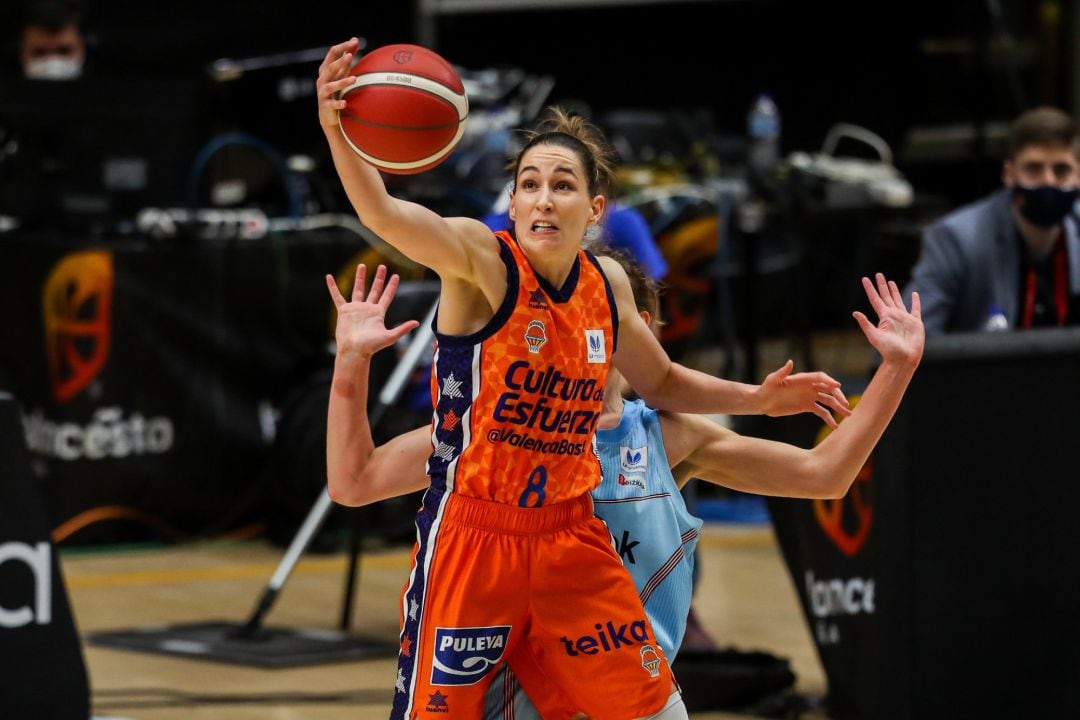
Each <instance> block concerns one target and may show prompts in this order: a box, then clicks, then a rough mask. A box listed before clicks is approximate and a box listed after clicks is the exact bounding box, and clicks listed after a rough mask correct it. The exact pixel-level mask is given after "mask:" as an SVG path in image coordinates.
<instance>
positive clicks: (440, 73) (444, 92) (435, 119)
mask: <svg viewBox="0 0 1080 720" xmlns="http://www.w3.org/2000/svg"><path fill="white" fill-rule="evenodd" d="M350 74H351V75H353V77H354V81H353V84H352V86H350V87H349V88H348V89H346V90H344V91H343V92H342V94H341V97H342V99H343V100H344V101H345V108H344V109H342V110H341V112H340V113H339V115H338V118H339V119H338V122H339V123H340V124H341V130H342V132H343V133H344V134H345V139H346V141H347V142H348V143H349V145H350V146H352V149H353V150H355V151H356V153H357V154H358V155H359V156H360V157H362V158H363V159H364V160H366V161H367V162H369V163H371V164H372V165H374V166H375V167H377V168H379V169H380V170H385V171H386V172H389V173H395V174H399V175H408V174H411V173H417V172H420V171H422V170H427V169H429V168H432V167H435V166H436V165H438V164H439V163H441V162H442V161H443V160H445V159H446V158H447V157H448V156H449V155H450V152H451V151H452V150H453V149H454V147H455V146H456V145H457V144H458V141H460V140H461V136H462V134H463V133H464V132H465V118H466V117H467V116H468V114H469V101H468V98H466V96H465V87H464V85H463V84H462V82H461V78H460V77H459V76H458V74H457V72H456V71H455V70H454V68H453V67H452V66H451V65H450V63H448V62H447V61H446V60H444V59H443V58H442V57H441V56H440V55H438V54H437V53H434V52H432V51H431V50H428V49H427V48H423V47H420V46H418V45H406V44H399V45H385V46H383V47H380V48H377V49H375V50H372V51H371V52H370V53H368V54H367V55H364V56H363V57H362V58H361V59H360V61H359V62H358V63H356V65H355V66H354V67H353V69H352V71H351V73H350Z"/></svg>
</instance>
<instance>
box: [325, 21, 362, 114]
mask: <svg viewBox="0 0 1080 720" xmlns="http://www.w3.org/2000/svg"><path fill="white" fill-rule="evenodd" d="M359 49H360V41H359V40H357V39H356V38H350V39H349V40H346V41H345V42H343V43H340V44H338V45H335V46H333V47H332V48H330V49H329V50H328V51H327V52H326V57H325V58H324V59H323V61H322V65H320V66H319V77H318V79H317V80H316V81H315V97H316V99H317V100H318V102H319V124H320V125H322V126H323V128H333V127H337V125H338V111H340V110H342V109H343V108H344V107H345V101H344V100H342V99H340V97H339V96H338V93H340V92H341V91H342V90H344V89H346V88H348V87H350V86H351V85H352V84H353V78H352V76H351V75H349V67H350V65H351V64H352V60H353V57H355V55H356V51H357V50H359Z"/></svg>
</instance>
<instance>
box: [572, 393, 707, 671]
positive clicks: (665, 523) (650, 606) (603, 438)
mask: <svg viewBox="0 0 1080 720" xmlns="http://www.w3.org/2000/svg"><path fill="white" fill-rule="evenodd" d="M596 443H597V449H598V451H599V454H600V462H601V464H602V465H603V473H604V481H603V483H602V484H601V485H600V487H598V488H597V489H596V490H594V491H593V494H592V495H593V503H594V504H595V507H596V514H597V515H599V516H600V517H601V518H602V519H603V520H604V522H606V523H607V524H608V527H609V528H610V529H611V533H612V537H613V538H614V540H615V546H616V549H617V550H618V552H619V555H620V556H621V557H622V561H623V564H625V565H626V568H627V569H628V570H629V571H630V574H631V575H632V576H633V578H634V585H635V586H636V587H637V589H638V595H639V597H640V598H641V603H642V604H643V605H644V606H645V612H646V613H647V614H648V616H649V620H650V621H651V622H652V624H653V630H654V631H655V632H656V640H657V642H659V643H660V646H661V647H662V648H663V649H664V653H665V654H666V655H667V658H668V661H669V662H672V661H674V660H675V655H676V653H677V652H678V649H679V645H680V644H682V639H683V633H685V631H686V616H687V613H688V612H689V611H690V596H691V592H692V590H693V575H694V548H695V547H697V542H698V534H699V530H700V528H701V525H702V521H701V519H699V518H696V517H694V516H693V515H691V514H690V512H689V511H688V510H687V509H686V503H685V502H684V501H683V498H682V495H681V494H680V493H679V487H678V485H676V483H675V479H674V478H673V477H672V475H671V469H670V468H669V467H668V458H667V453H666V452H665V450H664V438H663V435H662V434H661V431H660V418H659V416H658V415H657V413H656V411H655V410H653V409H652V408H649V407H646V406H645V403H643V402H642V401H641V400H632V401H627V402H626V403H625V404H624V406H623V413H622V419H621V420H620V421H619V424H618V425H617V426H616V427H614V428H611V429H608V430H598V431H597V433H596Z"/></svg>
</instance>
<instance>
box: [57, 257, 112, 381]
mask: <svg viewBox="0 0 1080 720" xmlns="http://www.w3.org/2000/svg"><path fill="white" fill-rule="evenodd" d="M112 293H113V264H112V254H111V253H107V252H101V251H88V252H77V253H71V254H70V255H67V256H65V257H64V258H63V259H62V260H60V262H58V263H57V264H56V266H55V267H53V270H52V272H51V273H50V274H49V277H48V278H47V279H46V280H45V287H44V289H43V291H42V298H41V301H42V311H43V313H44V316H45V351H46V356H47V358H48V363H49V378H50V380H51V382H52V390H53V396H54V397H55V398H56V400H57V402H67V401H68V400H70V399H71V398H73V397H75V396H76V395H78V394H79V392H81V391H82V390H83V389H84V388H86V386H87V385H89V384H90V382H91V381H92V380H93V379H94V378H95V377H97V375H98V373H100V372H101V369H102V368H103V367H104V366H105V361H106V359H108V356H109V335H110V324H111V317H112Z"/></svg>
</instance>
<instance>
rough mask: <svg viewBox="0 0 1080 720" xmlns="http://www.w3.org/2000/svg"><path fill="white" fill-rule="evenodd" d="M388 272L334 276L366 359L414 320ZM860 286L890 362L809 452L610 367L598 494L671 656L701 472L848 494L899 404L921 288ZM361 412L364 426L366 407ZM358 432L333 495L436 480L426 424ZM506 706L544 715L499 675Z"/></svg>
mask: <svg viewBox="0 0 1080 720" xmlns="http://www.w3.org/2000/svg"><path fill="white" fill-rule="evenodd" d="M621 263H622V265H623V267H624V268H625V269H626V271H627V275H628V277H629V279H630V282H631V285H632V286H633V289H634V295H635V299H636V300H637V302H638V311H639V312H640V314H641V317H642V319H643V320H644V321H645V322H646V323H647V324H649V325H650V326H651V327H656V324H655V323H654V320H655V318H656V317H657V311H658V307H659V303H658V300H657V295H656V291H655V285H653V284H652V283H651V282H650V281H649V280H648V278H646V277H645V276H644V274H643V273H642V272H641V271H640V269H638V268H637V267H636V266H635V265H634V264H633V263H631V262H628V261H626V260H622V261H621ZM384 272H385V271H383V270H380V273H378V274H377V275H376V281H375V284H374V285H373V287H372V292H371V295H370V296H369V297H368V299H367V300H366V301H365V300H364V298H363V290H362V288H363V281H364V276H363V268H360V269H359V275H358V279H357V285H358V286H359V287H360V288H361V291H360V295H359V296H357V295H356V294H354V300H353V302H352V303H346V302H345V300H344V298H342V297H341V296H340V294H339V293H338V292H337V287H336V285H333V284H331V294H332V295H334V296H335V302H336V304H337V305H338V308H339V311H340V312H346V313H351V314H352V315H353V316H354V318H361V317H362V318H363V321H362V322H361V323H360V325H361V326H362V327H363V328H364V329H363V330H362V331H361V334H362V335H363V337H364V340H363V343H362V344H363V347H364V350H363V351H362V354H363V356H364V357H365V358H369V357H370V355H371V354H373V353H374V352H376V351H377V350H378V349H379V348H381V347H384V346H386V345H388V344H390V343H391V342H393V341H394V340H395V339H396V338H397V337H399V336H400V335H401V334H403V332H405V331H406V330H407V329H409V327H410V326H400V327H399V328H395V330H394V331H392V332H391V331H387V330H385V328H384V327H383V317H384V315H385V309H386V307H387V306H388V305H389V302H390V298H391V297H392V295H393V290H394V287H395V286H396V279H393V278H392V279H391V281H390V284H389V285H387V289H386V290H385V291H382V290H381V288H382V279H381V277H382V276H383V274H384ZM863 284H864V287H865V290H866V293H867V296H868V297H869V298H870V302H871V305H872V306H873V308H874V310H875V312H876V313H877V314H878V318H879V321H878V325H877V326H875V325H873V324H872V323H870V322H869V321H868V320H867V318H866V317H865V316H863V315H862V313H855V314H854V315H855V318H856V320H857V321H858V323H859V325H860V327H861V328H862V330H863V332H864V333H865V334H866V337H867V339H868V340H869V341H870V343H871V345H873V346H874V347H875V348H876V349H877V350H878V352H879V353H881V356H882V358H883V362H882V364H881V365H880V367H879V368H878V370H877V372H876V373H875V375H874V378H873V379H872V381H871V382H870V384H869V386H868V387H867V389H866V391H865V393H864V395H863V398H862V401H861V402H860V403H859V405H858V406H857V407H856V408H855V409H854V411H853V413H852V415H851V417H850V418H848V419H847V420H845V421H844V422H843V423H841V424H840V426H839V428H838V429H837V430H836V431H835V432H833V433H832V434H830V435H829V437H827V438H826V439H825V440H824V441H823V442H822V443H821V444H820V445H818V446H817V447H816V448H814V449H812V450H807V449H803V448H798V447H795V446H791V445H787V444H784V443H777V442H773V441H769V440H762V439H757V438H748V437H743V436H740V435H739V434H737V433H735V432H732V431H730V430H727V429H725V428H723V427H722V426H719V425H717V424H716V423H714V422H712V421H709V420H706V419H704V418H701V417H698V416H691V415H682V414H677V413H676V414H671V413H657V412H656V411H654V410H652V409H650V408H648V407H647V406H646V405H645V404H644V403H642V402H641V401H640V400H633V401H629V402H624V401H623V398H622V396H621V394H619V393H618V392H616V390H618V389H619V388H620V387H622V388H623V389H625V383H623V382H622V381H621V379H620V378H619V377H618V373H617V371H612V372H611V375H610V377H609V379H608V388H609V389H610V392H609V393H608V394H607V395H606V397H605V401H604V413H603V415H602V416H601V418H600V422H599V429H598V432H597V450H598V453H599V456H600V459H601V463H602V465H603V468H604V474H603V481H602V482H601V484H600V486H599V487H598V488H596V489H595V490H594V491H593V492H592V495H593V498H594V502H595V506H596V512H597V514H598V515H599V516H600V517H601V518H602V519H603V520H604V521H605V522H606V523H607V524H608V526H609V527H610V528H611V531H612V533H613V535H614V537H615V539H616V540H617V541H618V540H619V539H620V538H622V539H623V544H624V545H626V544H627V543H626V539H627V538H635V539H636V540H637V541H638V542H636V543H635V544H634V545H633V548H634V551H633V552H632V553H630V554H628V555H627V557H625V558H624V559H625V560H626V561H627V565H628V569H629V570H630V572H631V574H632V576H633V578H634V583H635V585H636V587H637V590H638V593H639V596H640V597H641V600H642V602H643V603H644V605H645V610H646V613H647V615H648V618H649V620H650V621H651V622H652V626H653V629H654V631H655V634H656V638H657V640H658V642H659V643H660V645H661V647H662V649H663V650H664V652H665V654H666V655H667V657H668V658H669V659H673V658H674V656H675V653H676V652H677V650H678V647H679V644H680V642H681V640H682V634H683V630H684V628H685V622H686V616H687V611H688V609H689V606H690V598H691V577H692V573H693V566H692V563H693V549H694V545H695V544H696V542H697V531H698V528H699V527H700V525H701V521H700V520H698V519H697V518H694V517H693V516H691V515H690V514H689V513H688V512H687V511H686V507H685V505H684V504H683V502H682V499H681V496H680V495H679V489H680V488H681V487H682V486H683V485H684V484H685V483H686V482H687V480H688V479H690V478H694V477H698V478H702V479H704V480H708V481H710V482H714V483H716V484H719V485H723V486H725V487H729V488H733V489H738V490H741V491H745V492H754V493H762V494H769V495H781V496H790V497H806V498H837V497H843V496H844V495H845V494H846V492H847V490H848V488H849V487H850V485H851V483H852V481H853V480H854V478H855V475H856V474H857V473H858V471H859V469H860V468H861V467H862V466H863V464H864V463H865V461H866V459H867V457H868V456H869V454H870V451H871V449H872V448H873V446H874V445H875V444H876V442H877V440H878V439H879V438H880V436H881V433H882V432H883V431H884V428H885V427H886V425H887V424H888V422H889V420H890V419H891V417H892V415H893V413H894V412H895V410H896V408H897V406H898V405H899V402H900V399H901V397H902V396H903V392H904V390H905V388H906V387H907V384H908V382H909V381H910V379H911V377H912V374H913V373H914V371H915V368H916V367H917V365H918V363H919V360H920V358H921V356H922V348H923V340H924V336H923V328H922V323H921V320H920V312H919V305H918V296H917V295H916V296H915V297H914V298H913V307H912V310H911V312H908V311H907V310H906V308H905V307H904V304H903V301H902V299H901V298H900V297H899V293H898V290H897V288H896V286H895V284H894V283H891V282H886V281H885V280H884V278H883V277H882V276H880V275H879V276H878V278H877V285H876V286H875V285H874V284H872V283H870V281H869V280H864V281H863ZM356 369H357V375H356V376H355V377H354V378H353V379H352V382H353V387H352V388H351V389H350V392H353V393H356V394H357V399H358V400H360V401H361V402H360V407H364V402H366V393H367V389H366V379H367V361H366V360H365V361H363V362H362V363H360V364H359V365H358V366H357V368H356ZM358 420H359V421H360V422H362V423H366V413H364V412H363V411H362V410H361V412H360V413H359V418H358ZM357 435H358V436H359V439H360V441H361V442H360V443H358V444H357V447H356V448H355V451H356V452H357V453H358V454H359V457H356V458H353V459H352V463H351V468H350V469H351V470H352V472H353V473H354V474H343V473H341V472H335V471H340V470H341V469H342V468H340V467H339V468H332V469H331V474H330V477H329V483H330V492H331V495H332V496H333V497H334V499H335V500H337V501H338V502H341V503H344V504H347V505H363V504H367V503H369V502H374V501H376V500H379V499H383V498H386V497H391V496H394V495H399V494H404V493H407V492H413V491H416V490H420V489H423V488H425V487H427V486H428V477H427V475H426V474H425V472H424V467H423V462H424V460H426V459H427V456H428V454H429V452H430V439H429V438H430V429H429V428H418V429H417V430H414V431H412V432H410V433H407V434H404V435H401V436H398V437H396V438H394V439H392V440H390V441H389V442H388V443H386V444H385V445H383V446H380V447H378V448H376V447H375V446H374V444H373V442H372V440H371V434H370V431H369V430H368V429H367V428H366V424H365V425H364V429H362V430H359V432H358V433H357ZM669 465H670V467H671V468H672V470H670V471H669V470H668V468H669ZM672 472H674V477H673V475H672ZM675 477H678V478H679V480H678V481H676V480H675ZM536 699H537V701H538V704H539V705H540V706H541V707H543V708H545V712H544V717H562V716H565V715H568V714H570V712H571V710H570V708H568V707H565V706H564V705H563V704H564V703H567V702H569V701H567V700H565V699H564V698H562V697H561V695H560V694H559V693H558V692H554V693H553V692H551V691H550V690H547V691H545V692H543V693H542V694H540V695H537V696H536ZM507 703H510V704H512V705H513V706H514V711H513V717H515V718H519V719H520V718H533V717H536V710H535V708H534V707H533V705H532V703H531V702H530V700H529V698H528V697H527V696H526V695H525V693H524V692H522V691H521V690H520V687H519V686H518V685H517V682H516V679H515V678H514V676H513V675H512V674H506V673H500V674H499V675H498V676H497V678H496V681H495V683H493V685H492V687H491V688H490V689H489V692H488V704H487V708H486V710H485V715H484V716H485V717H487V718H491V719H492V720H496V719H497V718H502V717H504V714H503V711H504V709H505V706H506V704H507Z"/></svg>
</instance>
